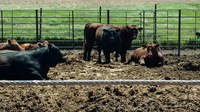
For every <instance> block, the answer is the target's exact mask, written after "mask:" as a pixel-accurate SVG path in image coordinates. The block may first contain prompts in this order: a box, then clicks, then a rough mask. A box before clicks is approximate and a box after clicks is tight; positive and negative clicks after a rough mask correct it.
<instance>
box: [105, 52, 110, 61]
mask: <svg viewBox="0 0 200 112" xmlns="http://www.w3.org/2000/svg"><path fill="white" fill-rule="evenodd" d="M104 55H105V59H106V61H105V63H110V53H109V52H104Z"/></svg>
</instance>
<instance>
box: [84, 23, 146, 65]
mask: <svg viewBox="0 0 200 112" xmlns="http://www.w3.org/2000/svg"><path fill="white" fill-rule="evenodd" d="M100 26H102V24H101V23H88V24H86V25H85V29H84V56H83V59H84V60H87V61H90V55H91V51H92V48H93V45H94V42H95V32H96V30H97V28H99V27H100ZM110 26H112V27H113V28H115V29H120V38H121V51H120V55H121V62H125V61H126V52H127V50H128V49H130V47H131V43H132V41H133V39H136V38H137V34H138V31H140V30H142V29H143V28H141V27H139V28H138V27H136V26H135V25H131V26H128V25H127V26H121V27H118V26H113V25H110Z"/></svg>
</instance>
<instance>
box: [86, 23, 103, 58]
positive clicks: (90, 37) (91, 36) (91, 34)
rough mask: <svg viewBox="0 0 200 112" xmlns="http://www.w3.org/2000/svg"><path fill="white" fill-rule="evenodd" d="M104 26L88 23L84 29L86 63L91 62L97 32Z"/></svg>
mask: <svg viewBox="0 0 200 112" xmlns="http://www.w3.org/2000/svg"><path fill="white" fill-rule="evenodd" d="M100 26H102V24H101V23H87V24H86V25H85V28H84V43H83V47H84V55H83V59H84V60H85V61H90V56H91V51H92V48H93V46H94V42H95V33H96V30H97V29H98V28H99V27H100Z"/></svg>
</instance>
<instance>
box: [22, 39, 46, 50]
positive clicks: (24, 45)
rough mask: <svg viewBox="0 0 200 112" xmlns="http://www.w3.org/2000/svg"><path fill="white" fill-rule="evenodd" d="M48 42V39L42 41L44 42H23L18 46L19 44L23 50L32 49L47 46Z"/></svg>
mask: <svg viewBox="0 0 200 112" xmlns="http://www.w3.org/2000/svg"><path fill="white" fill-rule="evenodd" d="M48 44H49V42H48V41H44V42H38V43H37V44H31V43H24V44H20V46H21V47H22V48H23V49H24V50H32V49H36V48H38V47H42V46H48Z"/></svg>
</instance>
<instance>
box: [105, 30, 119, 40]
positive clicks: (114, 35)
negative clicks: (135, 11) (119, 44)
mask: <svg viewBox="0 0 200 112" xmlns="http://www.w3.org/2000/svg"><path fill="white" fill-rule="evenodd" d="M103 32H104V33H103V38H105V39H106V40H108V42H114V40H115V39H119V38H120V37H119V32H120V29H114V28H109V29H103Z"/></svg>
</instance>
